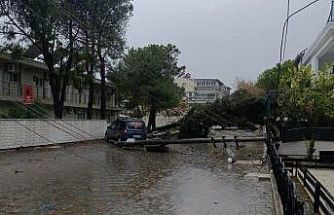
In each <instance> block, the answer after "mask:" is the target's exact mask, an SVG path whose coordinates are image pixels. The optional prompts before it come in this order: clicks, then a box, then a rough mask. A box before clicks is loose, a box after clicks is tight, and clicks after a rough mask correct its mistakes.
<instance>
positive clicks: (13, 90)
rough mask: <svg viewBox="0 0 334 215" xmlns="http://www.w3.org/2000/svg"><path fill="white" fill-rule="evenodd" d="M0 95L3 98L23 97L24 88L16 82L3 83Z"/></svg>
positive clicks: (0, 87) (0, 86) (0, 84)
mask: <svg viewBox="0 0 334 215" xmlns="http://www.w3.org/2000/svg"><path fill="white" fill-rule="evenodd" d="M0 95H3V96H13V97H21V96H22V86H21V85H20V84H19V83H15V82H1V83H0Z"/></svg>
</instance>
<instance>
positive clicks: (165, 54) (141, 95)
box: [111, 44, 182, 129]
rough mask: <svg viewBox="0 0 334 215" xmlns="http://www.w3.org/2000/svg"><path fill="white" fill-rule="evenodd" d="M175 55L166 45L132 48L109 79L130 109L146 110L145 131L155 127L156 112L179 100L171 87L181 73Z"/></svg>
mask: <svg viewBox="0 0 334 215" xmlns="http://www.w3.org/2000/svg"><path fill="white" fill-rule="evenodd" d="M179 54H180V51H179V50H178V49H177V48H176V47H175V46H173V45H170V44H169V45H167V46H163V45H149V46H147V47H144V48H132V49H130V50H129V52H128V54H127V55H126V56H125V58H124V60H123V61H122V62H121V63H120V65H119V69H118V71H117V72H115V73H113V74H112V75H111V80H112V81H113V82H114V83H116V85H117V86H118V89H119V90H121V91H122V92H123V98H125V99H127V100H129V104H130V106H131V107H142V108H147V109H148V110H149V113H150V116H149V122H148V128H149V129H155V127H156V123H155V118H156V113H157V112H159V111H162V110H165V109H168V108H172V107H175V106H176V105H178V104H179V102H180V100H181V98H182V90H181V89H180V88H179V87H177V86H176V84H175V83H174V77H175V76H176V75H178V74H179V73H180V71H181V68H180V67H178V65H177V61H178V58H177V57H178V55H179Z"/></svg>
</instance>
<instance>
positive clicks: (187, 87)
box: [175, 77, 196, 101]
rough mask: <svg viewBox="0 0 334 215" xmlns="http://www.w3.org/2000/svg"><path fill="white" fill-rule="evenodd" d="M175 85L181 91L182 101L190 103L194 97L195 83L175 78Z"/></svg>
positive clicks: (192, 80) (189, 79)
mask: <svg viewBox="0 0 334 215" xmlns="http://www.w3.org/2000/svg"><path fill="white" fill-rule="evenodd" d="M175 83H176V84H177V86H178V87H180V88H182V89H183V91H184V92H183V99H184V100H185V101H191V100H193V98H194V97H195V86H196V82H195V80H194V79H191V78H183V77H177V78H175Z"/></svg>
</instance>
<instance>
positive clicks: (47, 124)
mask: <svg viewBox="0 0 334 215" xmlns="http://www.w3.org/2000/svg"><path fill="white" fill-rule="evenodd" d="M106 127H107V123H106V121H103V120H92V121H88V120H0V150H3V149H13V148H20V147H34V146H43V145H51V144H58V143H69V142H76V141H85V140H93V139H102V138H104V134H105V130H106Z"/></svg>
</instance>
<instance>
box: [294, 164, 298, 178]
mask: <svg viewBox="0 0 334 215" xmlns="http://www.w3.org/2000/svg"><path fill="white" fill-rule="evenodd" d="M295 177H298V162H296V163H295Z"/></svg>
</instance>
